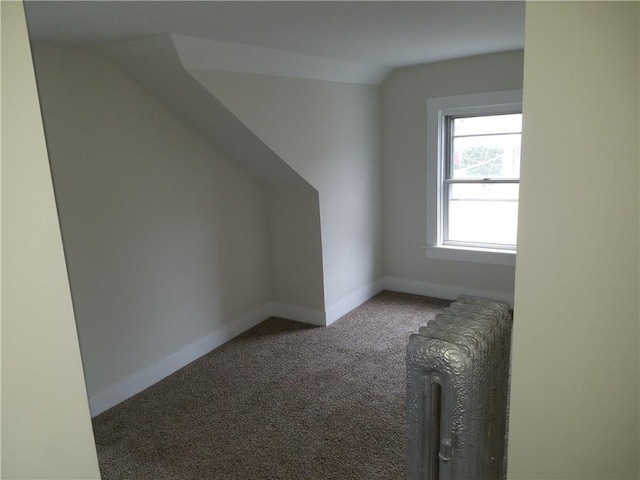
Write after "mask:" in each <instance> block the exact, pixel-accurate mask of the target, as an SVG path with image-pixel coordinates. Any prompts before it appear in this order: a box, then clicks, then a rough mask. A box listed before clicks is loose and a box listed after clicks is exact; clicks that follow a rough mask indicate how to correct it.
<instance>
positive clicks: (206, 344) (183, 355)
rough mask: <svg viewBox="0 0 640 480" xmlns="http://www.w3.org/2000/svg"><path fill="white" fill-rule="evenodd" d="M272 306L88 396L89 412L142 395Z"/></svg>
mask: <svg viewBox="0 0 640 480" xmlns="http://www.w3.org/2000/svg"><path fill="white" fill-rule="evenodd" d="M272 308H273V304H271V303H269V304H267V305H264V306H262V307H260V308H258V309H256V310H254V311H252V312H250V313H248V314H247V315H244V316H242V317H240V318H238V319H236V320H234V321H232V322H230V323H228V324H226V325H224V326H223V327H221V328H219V329H217V330H215V331H214V332H212V333H210V334H209V335H207V336H205V337H202V338H199V339H198V340H196V341H195V342H192V343H190V344H189V345H187V346H186V347H183V348H182V349H180V350H178V351H177V352H176V353H174V354H172V355H170V356H168V357H166V358H164V359H162V360H160V361H159V362H156V363H154V364H153V365H150V366H149V367H147V368H145V369H144V370H141V371H139V372H137V373H134V374H133V375H131V376H130V377H127V378H125V379H124V380H121V381H119V382H118V383H115V384H113V385H111V386H110V387H107V388H105V389H103V390H101V391H100V392H98V393H96V394H95V395H92V396H91V397H89V409H90V411H91V416H92V417H95V416H96V415H99V414H100V413H102V412H104V411H105V410H108V409H109V408H111V407H113V406H115V405H117V404H119V403H120V402H123V401H125V400H126V399H128V398H130V397H132V396H134V395H135V394H137V393H140V392H141V391H143V390H144V389H146V388H149V387H150V386H151V385H153V384H155V383H157V382H159V381H160V380H162V379H163V378H166V377H168V376H169V375H171V374H172V373H174V372H176V371H177V370H180V369H181V368H182V367H184V366H185V365H188V364H189V363H191V362H193V361H194V360H197V359H198V358H200V357H201V356H203V355H206V354H207V353H209V352H210V351H212V350H214V349H215V348H217V347H219V346H220V345H222V344H224V343H226V342H228V341H229V340H231V339H233V338H235V337H237V336H238V335H240V334H241V333H243V332H244V331H246V330H249V329H250V328H252V327H254V326H256V325H257V324H259V323H260V322H262V321H264V320H265V319H267V318H269V317H270V316H272V315H271V311H272Z"/></svg>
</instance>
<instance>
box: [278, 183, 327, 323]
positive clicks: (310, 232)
mask: <svg viewBox="0 0 640 480" xmlns="http://www.w3.org/2000/svg"><path fill="white" fill-rule="evenodd" d="M267 211H268V220H269V244H270V246H271V250H270V253H271V257H270V258H271V272H272V275H271V281H272V288H273V300H274V301H275V302H277V303H281V304H286V305H289V306H292V307H299V308H306V309H311V310H315V311H317V312H319V313H320V314H321V313H323V312H324V298H323V291H324V290H323V277H322V244H321V241H320V205H319V201H318V192H317V191H316V190H314V189H313V188H311V187H308V188H293V187H281V188H277V187H273V188H269V189H268V190H267ZM298 320H302V319H298Z"/></svg>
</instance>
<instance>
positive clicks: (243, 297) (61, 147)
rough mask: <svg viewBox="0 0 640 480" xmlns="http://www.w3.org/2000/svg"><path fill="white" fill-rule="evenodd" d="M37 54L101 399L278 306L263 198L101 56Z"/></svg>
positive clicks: (91, 382) (54, 50) (67, 240)
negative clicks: (270, 305) (206, 340)
mask: <svg viewBox="0 0 640 480" xmlns="http://www.w3.org/2000/svg"><path fill="white" fill-rule="evenodd" d="M34 57H35V66H36V73H37V78H38V85H39V89H40V96H41V102H42V109H43V114H44V124H45V128H46V134H47V141H48V145H49V150H50V156H51V166H52V172H53V179H54V185H55V191H56V198H57V202H58V208H59V213H60V220H61V227H62V236H63V240H64V245H65V250H66V252H67V261H68V266H69V273H70V281H71V290H72V294H73V298H74V306H75V309H76V319H77V324H78V332H79V337H80V346H81V351H82V357H83V361H84V367H85V374H86V380H87V388H88V392H89V395H91V396H94V395H99V394H100V393H101V392H102V391H104V390H105V389H108V388H109V387H112V386H113V385H114V384H116V383H118V382H121V381H123V379H127V378H129V377H131V376H132V375H135V374H137V373H139V372H140V371H142V370H144V369H146V368H149V367H151V366H153V365H154V364H156V362H159V361H161V360H163V359H166V358H167V357H169V356H171V355H172V354H175V353H176V352H178V351H181V349H183V347H185V346H187V345H190V344H191V343H192V342H196V341H198V340H199V339H201V338H203V337H206V336H207V335H210V334H212V332H215V331H217V330H218V329H220V328H222V327H224V326H225V325H228V324H229V322H232V321H233V320H236V319H238V318H240V317H242V316H244V315H247V314H249V313H250V312H252V311H254V310H256V309H258V308H260V307H262V306H263V305H265V304H267V303H269V302H270V301H271V297H272V291H271V273H270V253H269V233H268V228H267V209H266V206H265V204H266V196H265V193H264V191H263V190H262V188H261V187H260V186H259V185H258V184H257V183H256V182H255V181H254V180H252V179H251V178H250V177H248V176H247V175H246V174H245V173H243V172H242V171H241V170H239V169H238V167H237V166H236V165H235V164H233V163H231V162H230V161H229V160H227V159H226V158H225V157H224V156H222V155H221V154H219V153H218V152H217V151H216V150H214V149H213V148H212V147H211V146H210V145H209V144H208V143H205V142H204V141H203V140H202V139H201V138H200V137H199V136H198V135H196V134H195V133H193V132H192V131H191V130H190V129H188V128H187V127H186V126H185V125H184V124H183V123H182V122H181V121H180V120H178V119H177V118H176V117H174V116H173V115H171V114H170V113H169V112H168V111H167V110H166V109H165V108H164V107H163V106H162V105H161V104H160V103H158V102H157V101H156V100H155V99H154V98H153V97H151V96H150V95H149V94H148V93H147V92H146V91H145V90H143V89H142V88H140V87H139V86H138V85H137V84H136V83H134V82H133V81H132V80H130V79H129V78H128V77H126V76H125V75H124V74H123V73H122V72H121V71H120V70H118V69H117V68H116V67H115V66H114V65H113V64H112V63H111V62H110V61H109V60H107V59H105V58H104V57H101V56H100V55H99V54H97V53H95V52H91V51H89V50H80V49H69V48H59V47H50V46H35V47H34ZM169 373H170V372H169Z"/></svg>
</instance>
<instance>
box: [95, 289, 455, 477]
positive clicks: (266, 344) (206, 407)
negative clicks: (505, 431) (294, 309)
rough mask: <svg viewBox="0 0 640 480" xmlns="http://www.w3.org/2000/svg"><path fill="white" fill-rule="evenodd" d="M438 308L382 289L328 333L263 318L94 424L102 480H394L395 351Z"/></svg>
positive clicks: (399, 393) (400, 470)
mask: <svg viewBox="0 0 640 480" xmlns="http://www.w3.org/2000/svg"><path fill="white" fill-rule="evenodd" d="M448 304H449V302H448V301H445V300H437V299H429V298H425V297H418V296H414V295H405V294H398V293H392V292H382V293H381V294H379V295H377V296H376V297H374V298H373V299H371V300H369V301H368V302H366V303H365V304H363V305H362V306H360V307H359V308H357V309H355V310H354V311H352V312H350V313H349V314H348V315H346V316H344V317H343V318H342V319H340V320H338V321H337V322H336V323H334V324H333V325H332V326H330V327H328V328H319V327H311V326H309V325H304V324H301V323H297V322H293V321H289V320H284V319H280V318H270V319H268V320H266V321H264V322H262V323H261V324H260V325H258V326H256V327H255V328H253V329H251V330H249V331H247V332H246V333H244V334H243V335H241V336H239V337H237V338H236V339H234V340H232V341H231V342H229V343H227V344H225V345H223V346H221V347H220V348H218V349H216V350H214V351H213V352H211V353H209V354H208V355H205V356H204V357H202V358H200V359H198V360H196V361H195V362H193V363H191V364H189V365H188V366H186V367H185V368H183V369H181V370H179V371H178V372H176V373H175V374H173V375H171V376H170V377H168V378H166V379H164V380H163V381H161V382H159V383H157V384H156V385H154V386H152V387H151V388H149V389H147V390H145V391H144V392H141V393H140V394H138V395H136V396H135V397H133V398H131V399H129V400H127V401H125V402H123V403H121V404H120V405H117V406H116V407H114V408H112V409H111V410H109V411H107V412H105V413H103V414H101V415H99V416H98V417H96V418H95V419H94V421H93V428H94V433H95V438H96V444H97V449H98V457H99V460H100V470H101V472H102V478H103V479H104V480H108V479H128V480H133V479H145V480H147V479H154V480H156V479H157V480H160V479H171V480H178V479H194V480H195V479H198V480H201V479H240V480H251V479H314V480H315V479H341V480H346V479H368V480H369V479H398V480H399V479H402V478H403V477H404V455H405V437H404V398H405V366H404V350H405V347H406V343H407V338H408V335H409V334H410V333H413V332H417V330H418V328H419V326H420V325H424V324H425V323H426V322H427V321H428V320H429V319H430V318H433V317H434V316H435V315H436V314H437V313H438V312H439V311H440V310H442V309H443V308H444V307H446V306H447V305H448Z"/></svg>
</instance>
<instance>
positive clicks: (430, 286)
mask: <svg viewBox="0 0 640 480" xmlns="http://www.w3.org/2000/svg"><path fill="white" fill-rule="evenodd" d="M381 283H382V286H383V287H384V289H385V290H391V291H393V292H401V293H412V294H414V295H423V296H425V297H436V298H445V299H447V300H455V299H456V298H458V297H459V296H460V295H471V296H473V297H484V298H490V299H492V300H500V301H501V302H506V303H508V304H509V306H511V307H513V293H512V292H511V293H506V292H495V291H492V290H482V289H477V288H465V287H458V286H454V285H441V284H437V283H427V282H419V281H417V280H406V279H403V278H393V277H383V278H382V279H381Z"/></svg>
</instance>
